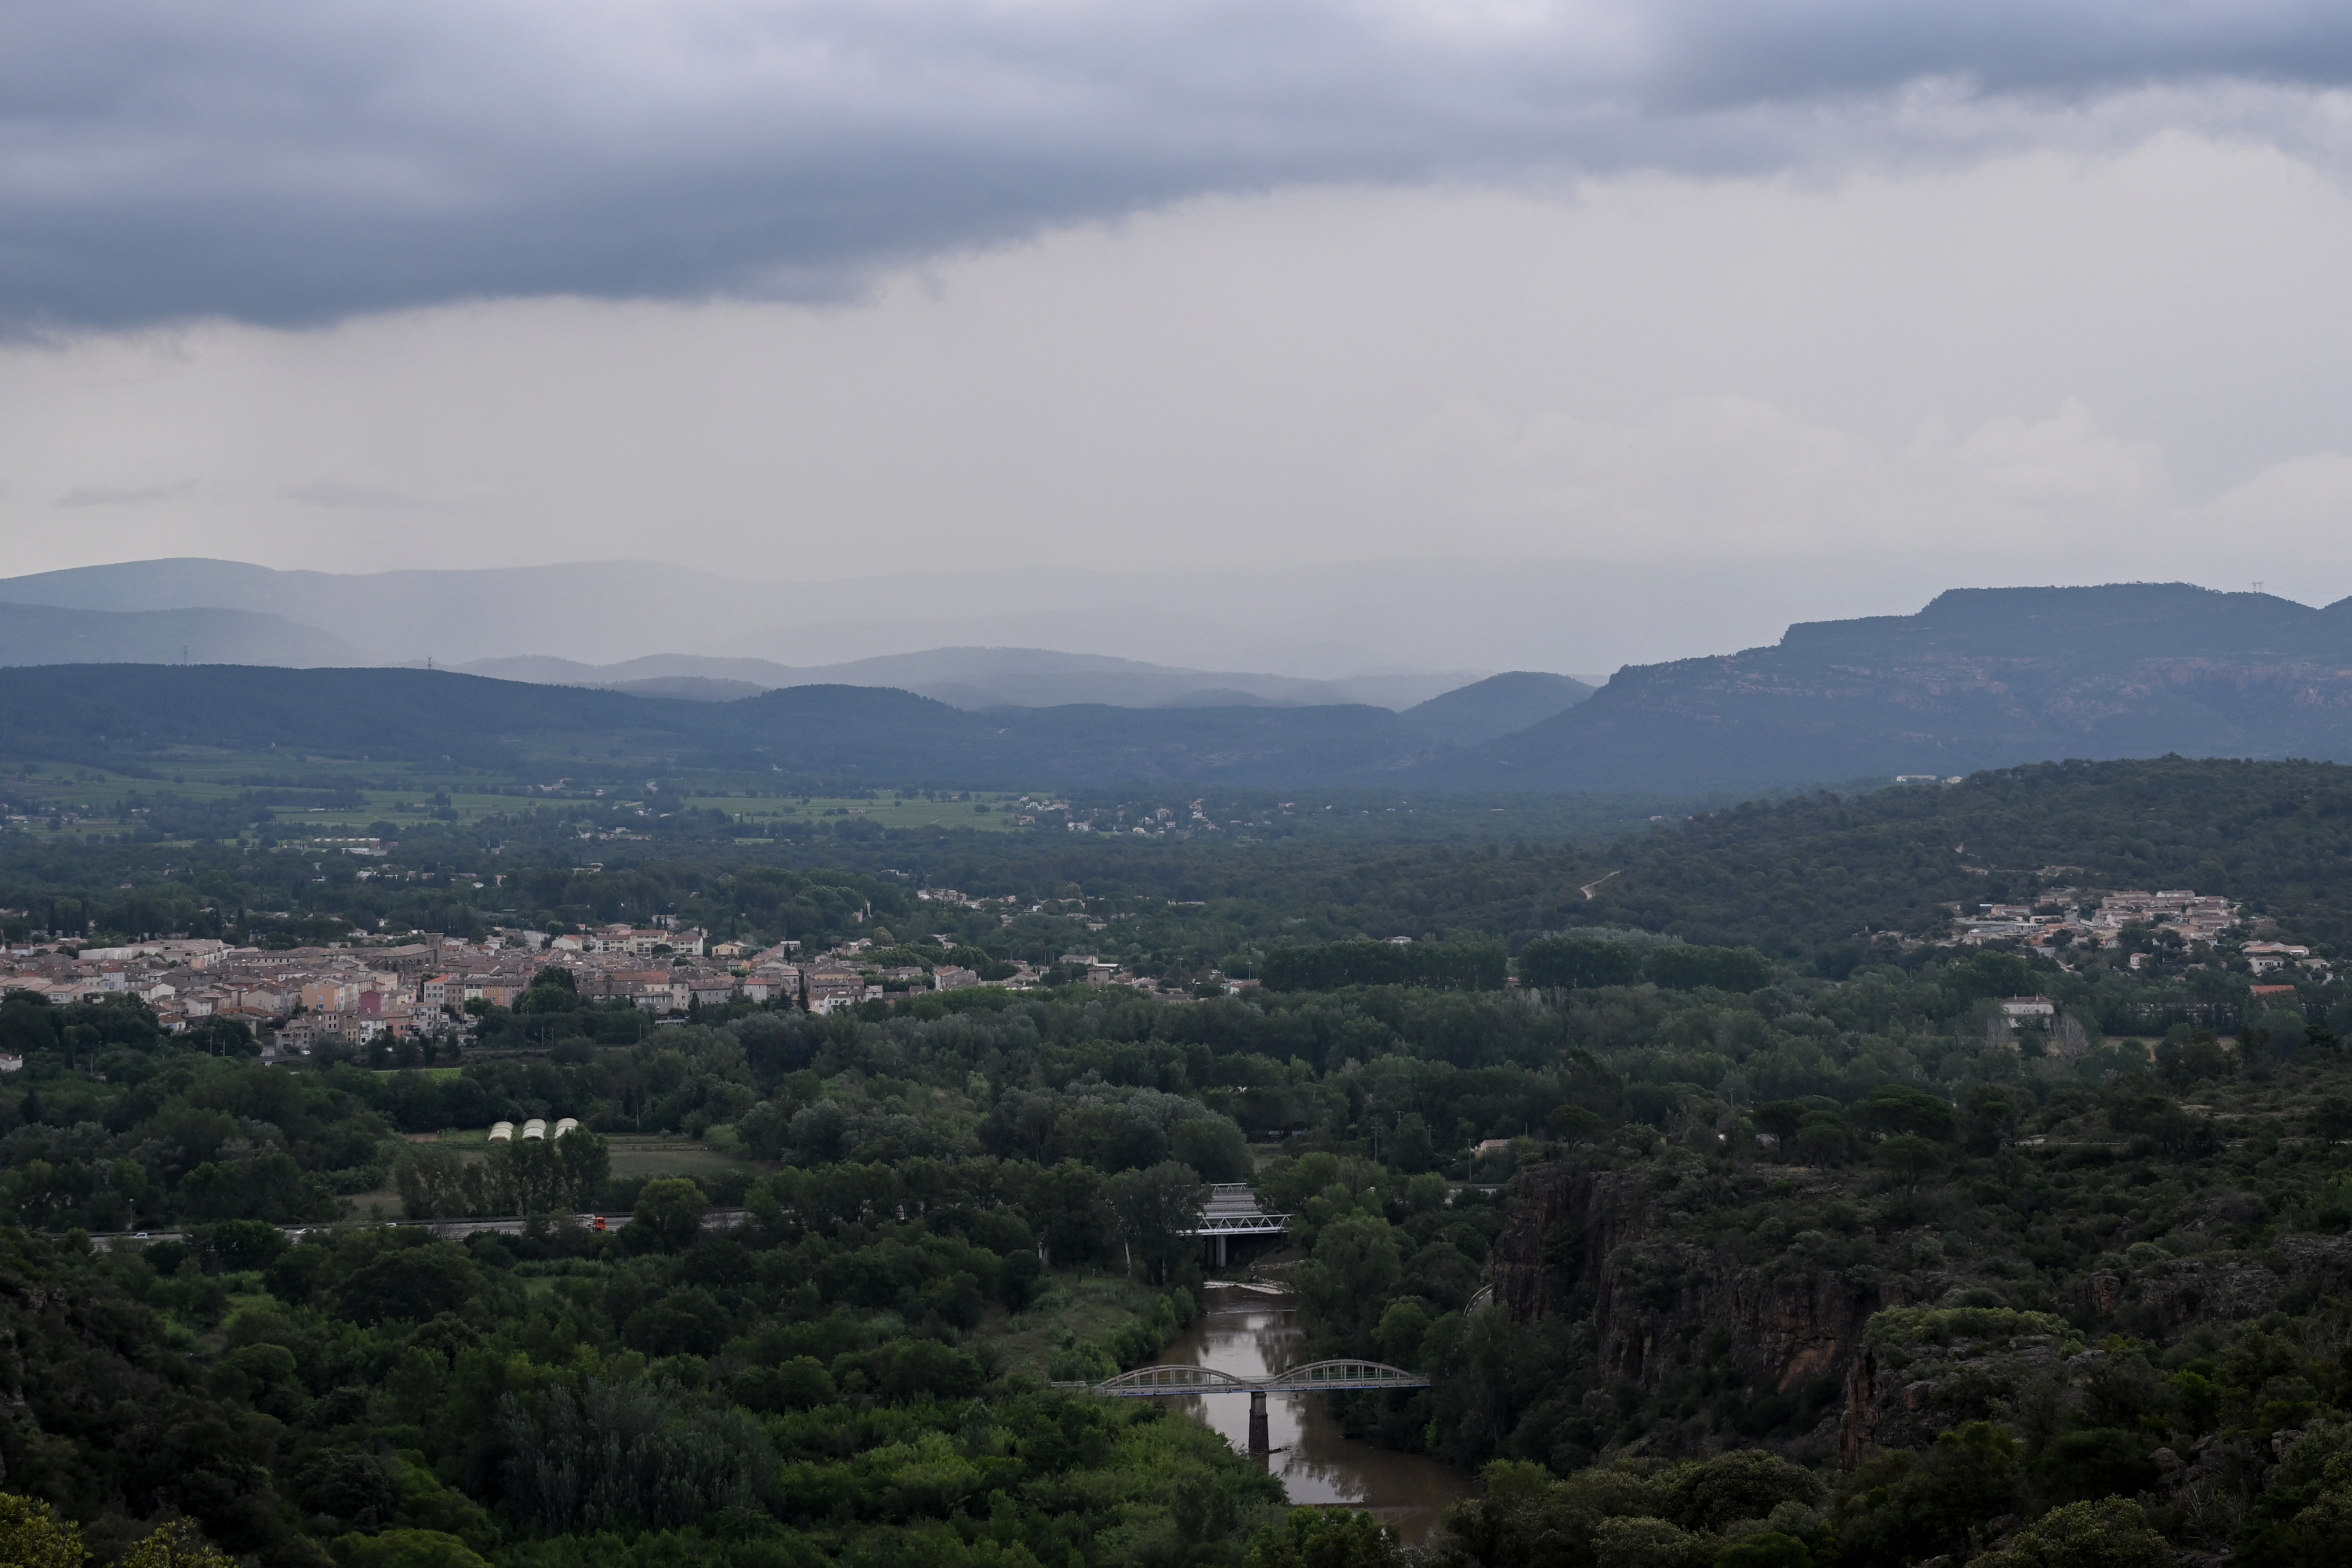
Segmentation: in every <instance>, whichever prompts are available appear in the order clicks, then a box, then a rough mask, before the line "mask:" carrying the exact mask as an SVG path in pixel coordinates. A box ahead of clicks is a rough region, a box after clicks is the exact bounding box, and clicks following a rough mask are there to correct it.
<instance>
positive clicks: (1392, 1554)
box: [1244, 1508, 1414, 1568]
mask: <svg viewBox="0 0 2352 1568" xmlns="http://www.w3.org/2000/svg"><path fill="white" fill-rule="evenodd" d="M1412 1561H1414V1559H1413V1557H1412V1555H1411V1554H1410V1553H1408V1552H1406V1551H1405V1548H1404V1542H1402V1540H1401V1539H1399V1537H1398V1535H1397V1532H1396V1531H1394V1530H1392V1529H1391V1528H1390V1527H1389V1526H1387V1525H1384V1524H1382V1523H1381V1521H1379V1520H1377V1519H1375V1518H1373V1517H1372V1516H1371V1515H1370V1514H1369V1513H1350V1512H1349V1511H1348V1510H1345V1509H1341V1510H1336V1511H1334V1512H1330V1513H1325V1512H1322V1511H1321V1510H1317V1509H1311V1508H1295V1509H1292V1510H1290V1512H1289V1513H1287V1514H1286V1515H1285V1516H1284V1517H1283V1518H1282V1519H1280V1520H1278V1521H1276V1522H1275V1523H1272V1524H1269V1525H1266V1526H1265V1528H1263V1529H1262V1530H1260V1531H1258V1532H1257V1537H1256V1539H1255V1540H1254V1541H1252V1542H1250V1550H1249V1557H1248V1558H1247V1559H1246V1562H1245V1565H1244V1568H1402V1565H1403V1564H1405V1563H1411V1562H1412Z"/></svg>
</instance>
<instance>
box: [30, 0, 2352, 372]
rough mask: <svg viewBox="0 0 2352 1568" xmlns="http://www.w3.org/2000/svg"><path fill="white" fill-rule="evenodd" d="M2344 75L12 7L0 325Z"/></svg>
mask: <svg viewBox="0 0 2352 1568" xmlns="http://www.w3.org/2000/svg"><path fill="white" fill-rule="evenodd" d="M2347 80H2352V8H2347V7H2346V6H2343V5H2332V4H2330V5H2323V4H2286V3H2277V0H2274V3H2272V4H2268V5H2264V4H2260V3H2255V4H2247V3H2244V0H2236V3H2231V4H2213V3H2203V0H2188V3H2172V4H2145V3H2138V4H2123V3H2119V0H2105V3H2098V0H2093V3H2075V4H2068V3H2065V0H2055V3H2053V0H2042V3H2039V4H2021V3H2017V0H1991V3H1978V4H1940V5H1921V4H1886V3H1885V0H1811V3H1806V0H1793V3H1791V0H1781V3H1775V0H1755V3H1720V0H1716V3H1699V0H1683V3H1681V4H1673V3H1668V4H1664V5H1655V4H1652V5H1637V4H1633V3H1632V0H1582V3H1571V4H1559V5H1545V4H1541V3H1539V0H1466V3H1462V4H1451V3H1447V0H1423V3H1422V4H1419V5H1414V4H1409V3H1402V0H1400V3H1392V4H1345V3H1340V0H1179V3H1175V4H1150V3H1140V0H1139V3H1129V0H1118V3H1108V0H1106V3H1091V0H1004V3H999V4H958V3H949V0H855V3H845V0H808V3H803V4H790V3H785V4H777V3H762V0H671V3H667V4H659V5H656V4H648V3H646V0H578V3H572V4H558V3H555V0H372V3H359V0H316V3H312V4H307V5H292V6H265V5H258V4H254V3H251V0H211V3H206V0H78V3H76V4H74V5H17V6H12V7H6V8H5V10H0V106H5V107H0V319H5V320H6V321H11V322H14V323H16V324H17V325H19V326H22V325H26V324H37V323H39V322H42V321H51V322H58V323H62V324H80V323H87V324H96V325H121V324H131V323H138V322H142V321H154V320H160V319H168V318H173V317H179V316H187V315H200V314H210V313H225V314H228V315H233V316H237V317H241V318H244V319H247V320H253V321H273V322H301V321H319V320H324V319H330V318H333V317H336V316H339V315H342V314H347V313H351V312H355V311H366V310H380V309H386V308H397V307H402V306H408V305H417V304H430V303H439V302H445V301H448V300H461V299H467V298H478V297H499V296H514V295H545V294H557V293H579V294H588V295H598V296H657V297H690V296H695V295H700V294H707V293H739V294H748V295H777V296H785V297H809V298H814V297H823V296H825V295H828V294H835V293H838V292H840V291H842V290H844V289H853V288H855V287H856V284H857V283H858V281H859V280H860V279H861V278H863V277H864V276H866V275H867V273H868V272H869V271H870V269H871V268H875V267H877V266H880V265H888V264H892V263H897V262H901V261H904V260H907V259H909V258H917V257H920V256H923V255H925V254H930V253H936V252H939V251H940V250H943V249H951V248H954V247H961V246H969V245H974V244H986V243H990V242H993V241H998V240H1002V239H1005V238H1009V237H1017V236H1020V235H1023V234H1025V233H1029V232H1033V231H1034V230H1035V229H1036V228H1038V227H1039V226H1045V225H1050V224H1053V223H1056V222H1064V221H1070V220H1076V219H1085V218H1089V217H1096V216H1112V215H1116V214H1118V213H1121V212H1125V211H1131V210H1134V209H1136V208H1139V207H1142V206H1148V205H1154V204H1158V203H1161V202H1165V201H1169V200H1172V199H1179V198H1181V197H1184V196H1188V195H1199V194H1203V193H1212V192H1236V191H1249V190H1256V189H1263V188H1265V187H1268V186H1272V185H1279V184H1292V183H1297V182H1321V181H1375V182H1381V181H1394V180H1421V179H1429V178H1441V177H1474V178H1475V177H1496V176H1501V177H1511V176H1516V175H1521V174H1546V173H1552V174H1573V173H1577V172H1582V171H1608V170H1617V169H1623V168H1627V167H1639V166H1661V167H1668V168H1678V169H1693V170H1703V171H1704V170H1725V171H1734V170H1754V169H1759V168H1769V167H1774V166H1780V165H1785V164H1789V163H1807V162H1814V161H1818V160H1820V159H1822V158H1851V157H1853V156H1857V155H1860V156H1881V155H1890V154H1899V153H1902V152H1904V151H1905V150H1906V149H1913V150H1918V149H1925V150H1930V151H1933V150H1937V149H1951V148H1956V147H1957V148H1958V149H1960V150H1963V151H1965V150H1967V148H1968V147H1969V146H1970V145H1971V144H1981V143H1983V142H1987V141H1994V142H1998V141H2000V140H2002V139H2003V138H2009V139H2011V141H2013V140H2014V138H2016V137H2017V136H2019V135H2042V134H2047V133H2048V126H2049V123H2050V121H2051V117H2052V116H2053V115H2055V116H2057V117H2059V118H2060V119H2062V120H2068V121H2070V122H2072V123H2074V124H2075V125H2076V126H2077V127H2078V128H2079V126H2080V125H2081V124H2082V123H2084V122H2085V116H2084V113H2083V107H2082V106H2083V105H2084V104H2085V103H2091V102H2095V101H2098V100H2105V101H2106V102H2108V103H2109V104H2110V105H2112V103H2113V102H2114V101H2115V100H2116V99H2117V98H2118V97H2120V98H2121V99H2123V100H2128V101H2129V103H2131V104H2132V105H2136V107H2133V108H2128V109H2126V110H2122V111H2113V110H2110V112H2111V113H2116V114H2117V115H2118V118H2116V123H2117V124H2119V125H2121V126H2123V127H2124V128H2125V129H2126V130H2129V129H2132V128H2134V127H2137V129H2138V130H2140V131H2143V132H2144V131H2145V129H2147V126H2148V125H2150V124H2153V123H2159V122H2161V121H2163V120H2164V119H2165V118H2166V117H2167V116H2181V115H2187V116H2190V117H2203V118H2205V119H2207V120H2210V119H2211V118H2213V117H2214V116H2216V115H2220V116H2223V117H2229V116H2237V117H2240V118H2242V119H2245V120H2248V121H2256V122H2263V125H2262V129H2263V131H2264V132H2277V131H2278V130H2279V122H2283V121H2296V120H2297V119H2298V118H2300V120H2301V121H2303V123H2304V126H2305V132H2307V133H2309V134H2315V135H2317V136H2318V137H2319V138H2320V139H2321V140H2323V141H2325V140H2328V139H2330V138H2331V137H2332V136H2335V135H2340V134H2342V133H2343V132H2342V131H2341V122H2342V121H2343V120H2344V118H2345V116H2344V115H2343V114H2342V112H2341V109H2342V105H2341V103H2340V100H2337V99H2336V97H2335V96H2334V95H2335V94H2336V91H2337V90H2338V89H2339V88H2340V84H2342V83H2344V82H2346V81H2347ZM1922 84H1926V85H1924V86H1923V85H1922ZM2315 94H2316V95H2319V96H2317V97H2315ZM2315 105H2316V107H2315ZM2331 106H2332V107H2331ZM2088 119H2089V120H2090V121H2095V120H2096V119H2097V114H2096V113H2093V114H2091V115H2090V116H2089V117H2088ZM2313 125H2316V126H2318V127H2319V129H2318V130H2317V131H2316V132H2311V131H2310V129H2309V128H2310V127H2311V126H2313ZM2331 126H2332V127H2335V129H2334V130H2330V129H2329V127H2331Z"/></svg>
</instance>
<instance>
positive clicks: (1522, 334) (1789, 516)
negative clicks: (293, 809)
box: [0, 0, 2352, 675]
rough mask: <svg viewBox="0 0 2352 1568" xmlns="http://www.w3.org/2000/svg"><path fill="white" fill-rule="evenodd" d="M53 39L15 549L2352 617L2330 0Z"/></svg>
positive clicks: (11, 254) (1212, 589) (1089, 625)
mask: <svg viewBox="0 0 2352 1568" xmlns="http://www.w3.org/2000/svg"><path fill="white" fill-rule="evenodd" d="M0 37H5V40H6V42H7V43H8V44H9V46H10V47H9V48H7V49H5V50H0V62H5V63H0V79H5V80H7V81H8V83H9V84H10V86H11V89H12V101H13V102H16V103H17V104H18V105H20V106H21V111H20V113H19V114H18V115H17V116H16V118H14V119H12V120H10V121H8V122H7V123H6V124H5V125H0V148H12V149H14V150H15V151H16V153H18V154H19V155H18V156H17V157H16V158H15V159H14V160H13V161H12V160H7V159H0V222H5V224H6V226H7V228H8V231H9V233H10V235H11V237H12V243H11V246H10V247H9V248H8V249H7V251H6V253H5V255H0V325H5V329H6V331H5V335H0V415H5V417H0V530H5V540H6V542H7V545H8V565H7V568H6V569H7V570H8V571H10V572H11V573H13V574H28V573H36V572H40V571H44V570H49V569H57V568H64V567H70V566H75V565H79V564H86V563H95V562H100V561H128V560H141V559H152V558H158V557H175V556H183V555H191V554H194V555H204V556H212V557H219V558H226V559H234V560H243V561H253V562H260V563H268V564H269V565H271V566H273V567H277V568H283V569H309V570H323V571H336V572H369V571H382V570H386V569H392V568H400V567H448V568H460V567H486V568H535V567H543V566H546V565H549V564H551V563H564V562H579V561H635V560H652V561H656V562H659V563H668V564H671V565H675V566H682V567H690V568H693V569H695V570H696V571H698V572H700V573H702V574H705V575H706V576H708V577H715V578H719V579H724V580H726V581H727V582H729V583H730V584H737V585H741V584H772V585H774V586H773V591H774V592H775V593H776V594H777V595H778V596H779V597H780V598H782V599H784V600H786V601H789V603H790V605H791V613H790V614H789V615H788V616H782V617H780V624H781V625H783V626H786V627H788V628H793V635H792V636H791V637H785V636H781V635H780V636H779V637H776V638H772V639H771V640H770V642H769V643H767V644H765V645H763V647H762V650H761V652H762V657H779V658H791V659H793V660H795V661H806V660H808V659H811V658H833V657H861V656H864V655H867V654H871V653H875V652H880V651H889V650H898V649H904V648H907V647H915V646H938V645H939V644H940V643H942V642H954V641H997V642H1019V643H1036V644H1040V645H1042V646H1050V647H1067V648H1069V649H1070V650H1071V651H1091V652H1102V653H1108V654H1117V655H1120V656H1123V657H1132V658H1144V659H1150V660H1152V661H1154V662H1175V663H1183V664H1188V665H1200V666H1203V667H1206V668H1225V667H1229V666H1231V665H1234V664H1236V663H1245V664H1248V665H1251V666H1257V667H1264V668H1282V669H1286V670H1290V671H1295V672H1297V673H1299V674H1302V675H1321V674H1326V673H1331V672H1339V671H1359V670H1362V669H1367V668H1545V669H1559V670H1583V671H1587V672H1598V671H1603V670H1606V669H1608V668H1614V667H1615V666H1616V665H1618V664H1621V663H1626V662H1649V661H1654V660H1657V659H1660V658H1676V657H1689V656H1693V655H1697V654H1703V653H1709V652H1718V651H1726V650H1727V649H1729V648H1734V647H1747V646H1754V645H1756V644H1759V643H1760V642H1765V641H1769V640H1770V639H1771V638H1772V637H1777V636H1778V634H1779V632H1780V628H1781V627H1782V626H1786V625H1787V624H1788V623H1789V622H1790V621H1796V620H1807V619H1822V618H1835V617H1842V616H1854V615H1866V614H1889V613H1905V612H1908V611H1910V610H1915V609H1916V608H1917V607H1918V606H1919V605H1921V604H1923V603H1925V602H1926V601H1927V599H1928V598H1929V597H1931V596H1932V595H1933V594H1934V593H1936V592H1937V591H1939V590H1940V589H1942V588H1945V587H1950V586H1956V585H1993V584H2042V583H2069V582H2072V583H2096V582H2106V581H2117V580H2157V581H2161V580H2183V581H2189V582H2197V583H2202V584H2210V585H2214V586H2220V587H2230V588H2243V587H2246V586H2249V585H2251V584H2253V583H2255V582H2263V583H2264V584H2267V586H2268V587H2269V588H2270V589H2271V590H2272V591H2273V592H2278V593H2281V594H2283V595H2287V596H2291V597H2294V598H2296V599H2299V600H2302V601H2305V602H2310V603H2323V602H2327V601H2331V600H2333V599H2335V598H2337V597H2340V596H2343V595H2347V594H2352V530H2347V529H2346V528H2344V527H2343V526H2342V524H2343V521H2344V519H2345V518H2346V517H2347V515H2352V442H2347V437H2346V436H2345V434H2344V432H2345V431H2346V430H2347V429H2352V378H2347V376H2346V375H2345V374H2343V372H2342V369H2341V367H2342V366H2343V365H2344V364H2345V363H2352V295H2347V291H2346V290H2345V289H2343V287H2342V285H2341V280H2340V277H2339V274H2340V271H2341V266H2340V262H2338V261H2332V260H2331V259H2330V258H2340V257H2341V256H2343V255H2345V254H2347V252H2352V188H2347V177H2346V176H2347V170H2352V114H2347V113H2346V112H2345V108H2346V105H2347V101H2352V100H2347V93H2348V92H2352V48H2347V43H2352V24H2347V21H2346V19H2345V17H2344V16H2341V15H2339V14H2338V13H2336V11H2334V10H2331V9H2329V8H2326V7H2319V6H2311V5H2295V4H2285V5H2271V6H2256V7H2247V6H2224V5H2213V4H2202V3H2200V4H2192V5H2184V6H2177V7H2173V8H2170V9H2168V10H2167V11H2166V12H2164V13H2163V14H2162V15H2161V16H2150V17H2145V18H2138V19H2123V18H2118V17H2117V16H2113V15H2111V14H2110V13H2109V12H2108V11H2107V10H2106V9H2105V8H2104V7H2101V6H2097V5H2090V4H2088V3H2080V4H2062V5H2049V6H2040V7H2030V8H2029V7H2010V8H1994V9H1993V10H1990V11H1985V10H1981V9H1977V8H1972V9H1970V10H1969V11H1967V12H1963V11H1962V10H1961V9H1960V8H1958V7H1949V8H1935V7H1931V8H1927V9H1914V10H1911V11H1906V12H1904V13H1902V14H1901V15H1900V16H1895V15H1894V14H1891V13H1887V12H1885V10H1884V9H1883V8H1880V7H1873V6H1868V5H1856V4H1852V3H1850V0H1834V3H1832V4H1830V5H1801V6H1800V5H1759V6H1754V7H1748V8H1746V9H1743V10H1741V11H1739V12H1738V13H1737V14H1733V13H1728V12H1722V11H1719V10H1705V9H1701V8H1698V7H1694V6H1685V5H1664V6H1634V5H1623V4H1622V3H1621V0H1573V3H1571V0H1538V3H1536V4H1532V5H1479V4H1470V5H1451V4H1447V5H1402V6H1383V5H1370V4H1364V3H1360V0H1277V3H1276V4H1274V5H1253V6H1238V5H1230V4H1225V3H1223V0H1204V3H1203V4H1202V5H1187V6H1181V7H1174V8H1168V9H1164V10H1160V11H1152V12H1144V13H1138V12H1118V11H1113V10H1095V9H1089V8H1087V7H1085V6H1079V5H1061V4H1050V5H1042V6H1034V7H1024V8H1014V9H1001V8H991V7H987V6H982V5H972V4H968V3H965V0H918V3H917V4H914V5H908V6H904V7H898V8H894V9H893V10H891V11H890V12H888V13H887V15H886V14H882V13H875V12H872V11H870V10H868V9H866V8H862V7H852V6H840V5H829V4H816V5H798V4H793V5H785V4H777V3H772V0H667V3H666V4H663V5H655V6H650V7H635V8H618V9H614V8H603V9H599V8H595V7H590V8H588V9H585V10H582V9H577V8H573V9H568V10H566V11H564V12H563V13H562V14H560V15H559V14H556V13H552V12H549V11H546V10H545V9H543V8H541V7H537V6H534V5H530V4H526V3H524V0H497V3H494V4H491V5H463V6H461V5H455V4H451V3H448V0H426V3H424V4H420V5H414V6H409V7H404V8H402V9H401V10H399V11H397V12H370V11H363V10H357V9H347V8H336V7H329V8H327V9H325V10H322V11H320V12H317V13H315V14H314V15H313V16H312V17H311V18H310V23H309V24H308V25H307V26H305V27H303V28H300V29H291V30H289V29H286V28H284V27H281V26H276V25H275V24H274V23H273V22H272V21H270V20H269V19H268V17H267V16H265V15H264V14H262V13H260V12H258V11H253V12H247V11H243V10H240V9H239V8H236V7H230V8H228V9H227V10H226V11H223V12H220V13H218V14H216V15H214V16H213V18H212V21H211V22H210V23H209V24H208V25H206V26H203V27H195V26H192V25H191V24H190V22H189V20H188V18H187V17H186V16H184V15H183V14H181V13H179V12H178V11H176V10H174V9H173V8H172V7H170V6H167V5H162V4H161V3H160V0H122V3H121V5H115V6H110V7H103V8H100V9H99V10H83V9H69V10H66V11H57V10H54V9H53V10H49V11H42V12H26V13H23V14H19V15H16V16H11V17H9V18H8V19H7V20H6V21H5V23H0ZM1240 60H1248V61H1251V62H1253V65H1254V68H1253V69H1252V70H1248V71H1236V70H1235V69H1234V62H1236V61H1240ZM265 106H267V107H265ZM2289 578H2291V579H2292V580H2284V579H2289ZM645 592H646V594H648V595H652V594H654V593H655V592H656V590H655V588H654V587H653V585H652V581H651V579H648V582H647V584H646V588H645ZM693 612H694V606H693V605H671V606H664V607H663V609H662V613H663V614H664V615H667V616H670V617H671V618H673V619H675V620H677V621H679V622H680V623H688V622H690V621H691V620H692V618H693ZM909 619H929V620H931V621H934V622H938V623H940V628H941V631H942V634H943V635H941V636H939V637H928V636H925V637H920V638H919V640H918V641H916V642H909V641H908V640H907V639H908V636H909V633H908V628H907V627H906V626H902V625H901V624H900V623H901V622H904V621H908V620H909ZM464 631H465V628H462V627H459V628H456V629H455V631H453V635H457V634H458V633H463V632H464ZM468 635H470V634H468ZM793 637H798V639H799V640H798V641H794V640H793ZM580 640H583V642H584V640H585V639H584V638H583V639H580ZM626 640H627V639H624V641H626ZM509 651H516V652H520V651H530V652H542V653H550V654H565V655H567V656H568V655H569V652H570V650H568V649H566V648H559V647H551V646H541V647H534V648H530V649H513V650H509ZM589 651H590V652H591V653H592V654H593V651H594V650H593V648H592V649H590V650H589ZM650 651H688V650H685V649H657V648H649V647H643V646H641V645H638V644H636V643H634V642H631V643H628V653H629V654H636V653H644V652H650ZM735 651H742V652H751V651H753V650H752V649H751V648H749V647H742V648H739V649H737V650H735ZM626 656H627V655H624V657H626Z"/></svg>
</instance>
